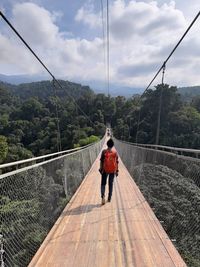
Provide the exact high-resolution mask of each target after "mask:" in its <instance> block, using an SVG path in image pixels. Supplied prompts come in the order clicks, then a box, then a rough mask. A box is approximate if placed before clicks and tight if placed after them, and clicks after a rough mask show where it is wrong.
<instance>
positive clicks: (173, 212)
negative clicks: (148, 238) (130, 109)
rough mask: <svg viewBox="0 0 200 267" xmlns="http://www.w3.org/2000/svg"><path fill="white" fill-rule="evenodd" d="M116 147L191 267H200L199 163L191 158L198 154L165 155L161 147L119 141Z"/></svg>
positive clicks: (171, 153) (178, 150) (173, 150)
mask: <svg viewBox="0 0 200 267" xmlns="http://www.w3.org/2000/svg"><path fill="white" fill-rule="evenodd" d="M115 146H116V149H117V150H118V153H119V155H120V157H121V158H122V161H123V162H124V164H125V165H126V167H127V169H128V170H129V172H130V174H131V176H132V177H133V178H134V180H135V182H136V183H137V185H138V186H139V188H140V190H141V191H142V193H143V194H144V196H145V198H146V200H147V201H148V203H149V204H150V206H151V207H152V209H153V210H154V212H155V214H156V216H157V217H158V219H159V220H160V221H161V222H162V224H163V227H164V228H165V230H166V232H167V233H168V235H169V236H170V238H171V239H172V240H174V241H175V243H174V244H175V246H176V247H177V249H178V250H179V251H180V253H181V254H182V256H183V257H184V259H185V261H186V262H187V263H188V266H191V267H194V266H200V159H198V158H197V157H191V156H190V157H189V156H188V152H192V153H193V155H198V153H199V151H194V150H192V151H188V149H186V150H184V149H179V148H178V149H177V148H173V149H172V148H169V149H168V151H167V148H166V147H164V148H165V151H163V150H161V148H162V149H163V147H162V146H153V147H152V146H148V147H146V145H143V146H142V145H140V146H136V144H131V143H126V142H121V141H119V140H116V139H115ZM180 151H182V155H180V154H179V152H180ZM183 154H185V155H187V156H184V155H183ZM191 155H192V154H191ZM119 179H120V177H119Z"/></svg>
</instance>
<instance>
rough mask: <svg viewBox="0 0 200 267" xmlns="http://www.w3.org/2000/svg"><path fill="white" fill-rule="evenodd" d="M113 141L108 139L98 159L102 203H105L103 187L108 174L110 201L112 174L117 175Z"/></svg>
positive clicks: (109, 197)
mask: <svg viewBox="0 0 200 267" xmlns="http://www.w3.org/2000/svg"><path fill="white" fill-rule="evenodd" d="M113 146H114V142H113V140H112V139H109V140H108V142H107V147H108V148H107V149H104V150H103V151H102V153H101V159H100V169H99V171H100V173H101V198H102V205H104V204H105V188H106V182H107V177H108V176H109V182H108V185H109V189H108V202H110V201H111V197H112V191H113V180H114V176H115V175H116V176H118V155H117V151H116V150H114V149H113Z"/></svg>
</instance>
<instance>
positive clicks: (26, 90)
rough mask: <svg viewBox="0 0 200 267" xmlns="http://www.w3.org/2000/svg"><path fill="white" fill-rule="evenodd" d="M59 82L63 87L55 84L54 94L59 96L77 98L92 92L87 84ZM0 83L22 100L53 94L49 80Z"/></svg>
mask: <svg viewBox="0 0 200 267" xmlns="http://www.w3.org/2000/svg"><path fill="white" fill-rule="evenodd" d="M59 82H60V84H61V85H62V88H63V89H61V88H60V87H58V86H56V95H57V96H59V97H60V98H64V97H67V96H72V97H73V98H74V99H78V98H79V97H81V96H82V95H84V94H87V93H89V94H93V91H92V90H91V89H90V88H89V87H88V86H82V85H80V84H76V83H71V82H68V81H59ZM0 85H3V87H6V88H7V89H8V90H9V91H10V92H11V93H12V94H13V95H16V96H19V97H20V98H21V99H22V100H25V99H27V98H30V97H38V99H41V100H44V99H46V98H48V97H49V96H51V95H54V88H53V84H52V82H50V81H42V82H32V83H23V84H19V85H12V84H9V83H3V82H0Z"/></svg>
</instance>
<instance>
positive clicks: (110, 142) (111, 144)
mask: <svg viewBox="0 0 200 267" xmlns="http://www.w3.org/2000/svg"><path fill="white" fill-rule="evenodd" d="M107 146H108V147H109V148H112V147H113V146H114V142H113V140H112V139H109V140H108V142H107Z"/></svg>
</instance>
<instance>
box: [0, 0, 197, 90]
mask: <svg viewBox="0 0 200 267" xmlns="http://www.w3.org/2000/svg"><path fill="white" fill-rule="evenodd" d="M102 3H103V8H104V9H103V20H102V12H101V0H59V1H55V0H32V1H22V0H1V1H0V10H1V11H2V12H3V14H4V15H5V16H6V17H7V18H8V20H9V21H10V22H11V23H12V24H13V26H14V27H15V28H16V29H17V31H18V32H19V33H20V34H21V35H22V36H23V38H24V39H25V40H26V42H27V43H28V44H29V45H30V46H31V47H32V49H33V50H34V51H35V52H36V53H37V55H38V56H39V57H40V58H41V59H42V61H43V62H44V63H45V65H46V66H47V67H48V68H49V70H50V71H51V72H52V73H53V74H54V75H55V77H56V78H65V79H67V80H70V81H76V82H80V83H85V82H88V83H89V81H93V82H94V81H95V83H96V84H98V83H99V84H101V85H102V86H106V64H105V57H106V55H105V39H104V38H103V29H104V35H106V32H105V31H106V0H102ZM199 10H200V1H199V0H190V1H188V0H175V1H171V0H158V1H149V0H143V1H133V0H130V1H129V0H110V1H109V36H110V41H109V51H110V54H109V56H110V68H109V72H110V84H111V86H112V84H113V85H117V86H128V87H131V88H144V89H145V88H146V86H147V85H148V84H149V82H150V81H151V80H152V78H153V77H154V75H155V73H156V72H157V70H158V69H159V68H160V67H161V65H162V64H163V62H164V60H165V59H166V58H167V56H168V55H169V53H170V52H171V51H172V49H173V48H174V46H175V45H176V43H177V42H178V40H179V39H180V38H181V36H182V35H183V33H184V32H185V30H186V29H187V27H188V26H189V24H190V23H191V21H192V20H193V18H194V17H195V16H196V14H197V13H198V12H199ZM0 73H1V74H6V75H19V74H30V75H48V74H46V72H45V70H44V69H43V68H42V67H41V65H40V64H39V63H38V62H37V60H36V59H34V57H33V55H32V54H31V53H30V52H29V51H28V50H27V48H25V47H24V45H23V44H22V42H21V41H20V40H19V39H18V38H17V37H16V36H15V34H14V33H13V31H11V29H9V27H8V25H7V24H6V23H5V22H4V21H3V19H2V18H0ZM160 82H161V75H159V76H158V78H157V79H156V80H155V82H154V85H156V84H158V83H160ZM165 82H166V83H168V84H170V85H177V86H179V87H180V86H188V85H200V17H199V19H198V20H197V21H196V23H195V25H194V27H193V28H192V29H191V31H190V32H189V33H188V35H187V36H186V38H185V39H184V41H183V42H182V44H181V45H180V47H179V48H178V50H177V51H176V52H175V53H174V54H173V56H172V58H171V59H170V60H169V62H168V63H167V66H166V74H165Z"/></svg>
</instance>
